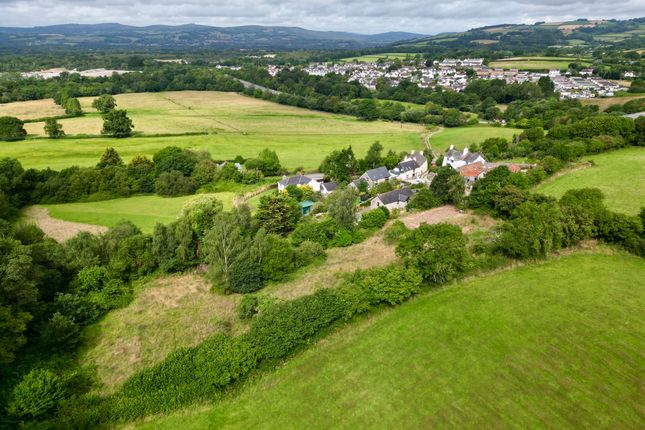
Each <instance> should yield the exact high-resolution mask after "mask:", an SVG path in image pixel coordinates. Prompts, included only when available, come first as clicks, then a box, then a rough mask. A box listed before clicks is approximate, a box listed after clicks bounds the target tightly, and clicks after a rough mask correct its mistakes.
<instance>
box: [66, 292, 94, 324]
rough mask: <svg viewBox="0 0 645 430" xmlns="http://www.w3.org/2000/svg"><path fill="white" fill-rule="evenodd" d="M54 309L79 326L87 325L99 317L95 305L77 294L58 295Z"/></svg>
mask: <svg viewBox="0 0 645 430" xmlns="http://www.w3.org/2000/svg"><path fill="white" fill-rule="evenodd" d="M55 308H56V309H57V310H58V312H60V313H62V314H63V315H65V316H67V317H69V318H70V319H72V321H74V322H75V323H77V324H80V325H84V324H89V323H91V322H93V321H95V320H96V319H97V318H98V317H99V315H100V312H99V310H98V309H97V305H96V304H95V303H92V302H91V301H90V300H88V299H87V298H86V297H84V296H81V295H79V294H58V295H57V296H56V301H55Z"/></svg>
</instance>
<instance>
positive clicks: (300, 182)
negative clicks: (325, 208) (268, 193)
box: [278, 175, 320, 193]
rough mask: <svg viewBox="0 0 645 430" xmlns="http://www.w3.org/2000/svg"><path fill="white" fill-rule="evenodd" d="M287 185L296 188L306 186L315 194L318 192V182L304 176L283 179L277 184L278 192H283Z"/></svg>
mask: <svg viewBox="0 0 645 430" xmlns="http://www.w3.org/2000/svg"><path fill="white" fill-rule="evenodd" d="M289 185H295V186H296V187H304V186H306V185H308V186H310V187H311V189H312V190H314V192H316V193H317V192H319V191H320V182H318V181H316V180H315V179H311V178H310V177H308V176H305V175H296V176H292V177H290V178H287V177H283V178H282V180H281V181H280V182H278V191H284V190H285V189H286V188H287V187H288V186H289Z"/></svg>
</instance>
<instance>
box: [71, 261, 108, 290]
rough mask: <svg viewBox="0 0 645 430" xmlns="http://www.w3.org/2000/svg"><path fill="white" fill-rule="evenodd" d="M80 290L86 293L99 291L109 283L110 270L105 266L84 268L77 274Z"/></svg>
mask: <svg viewBox="0 0 645 430" xmlns="http://www.w3.org/2000/svg"><path fill="white" fill-rule="evenodd" d="M76 279H77V282H78V289H79V290H80V291H82V292H84V293H89V292H92V291H99V290H101V289H103V287H105V285H106V284H107V283H108V282H109V280H110V276H109V274H108V270H107V269H106V268H105V267H103V266H90V267H84V268H83V269H81V270H79V271H78V273H77V274H76Z"/></svg>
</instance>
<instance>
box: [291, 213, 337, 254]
mask: <svg viewBox="0 0 645 430" xmlns="http://www.w3.org/2000/svg"><path fill="white" fill-rule="evenodd" d="M337 232H338V227H337V226H336V222H335V221H334V220H333V219H331V218H326V219H324V220H322V221H317V222H316V221H313V220H310V219H307V220H303V221H302V222H300V223H299V224H298V226H297V227H296V229H295V230H294V231H293V233H291V236H290V238H291V243H293V244H294V245H295V246H299V245H300V244H302V242H304V241H310V242H315V243H318V244H320V245H322V246H323V247H325V248H326V247H327V246H328V245H329V242H330V241H331V240H332V239H333V238H334V236H335V235H336V233H337Z"/></svg>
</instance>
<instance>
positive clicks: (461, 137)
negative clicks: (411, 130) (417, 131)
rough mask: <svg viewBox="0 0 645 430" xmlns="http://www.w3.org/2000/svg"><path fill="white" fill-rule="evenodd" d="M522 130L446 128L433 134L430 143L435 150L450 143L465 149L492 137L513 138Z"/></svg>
mask: <svg viewBox="0 0 645 430" xmlns="http://www.w3.org/2000/svg"><path fill="white" fill-rule="evenodd" d="M520 133H522V130H520V129H517V128H507V127H488V126H474V127H457V128H444V129H442V130H441V131H440V132H438V133H436V134H432V135H431V136H430V139H429V143H430V145H431V146H432V149H433V150H434V151H435V152H437V151H438V152H444V151H446V150H447V149H448V148H449V147H450V145H455V147H456V148H460V149H463V148H464V147H466V146H469V145H472V144H473V143H477V144H481V143H482V142H483V141H484V140H486V139H488V138H491V137H504V138H506V139H508V140H511V138H512V137H513V135H514V134H520Z"/></svg>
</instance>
